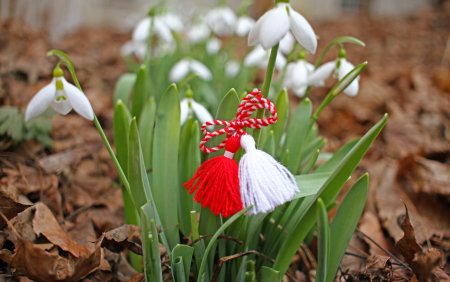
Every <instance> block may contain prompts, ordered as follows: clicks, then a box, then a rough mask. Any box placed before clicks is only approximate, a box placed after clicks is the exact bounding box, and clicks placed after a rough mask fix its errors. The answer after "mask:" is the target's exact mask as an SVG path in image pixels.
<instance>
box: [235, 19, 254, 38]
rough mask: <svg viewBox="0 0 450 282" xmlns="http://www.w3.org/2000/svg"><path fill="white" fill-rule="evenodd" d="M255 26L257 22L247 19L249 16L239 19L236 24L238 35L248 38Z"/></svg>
mask: <svg viewBox="0 0 450 282" xmlns="http://www.w3.org/2000/svg"><path fill="white" fill-rule="evenodd" d="M254 25H255V20H254V19H252V18H250V17H247V16H241V17H239V18H238V20H237V23H236V30H235V32H236V35H237V36H240V37H243V36H247V35H248V33H249V32H250V30H252V28H253V26H254Z"/></svg>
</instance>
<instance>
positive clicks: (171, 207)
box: [152, 84, 180, 249]
mask: <svg viewBox="0 0 450 282" xmlns="http://www.w3.org/2000/svg"><path fill="white" fill-rule="evenodd" d="M179 142H180V97H179V95H178V90H177V88H176V86H175V84H172V85H171V86H170V87H169V88H168V89H167V91H166V93H165V94H164V95H163V96H162V97H161V100H160V101H159V105H158V109H157V115H156V124H155V133H154V139H153V166H152V167H153V173H152V180H153V182H152V183H153V185H152V192H153V196H154V199H155V203H156V207H157V209H158V213H159V215H160V217H161V222H162V225H163V228H164V232H165V233H166V235H167V238H168V240H169V245H170V247H171V248H170V249H172V248H173V247H174V246H175V245H176V244H178V243H179V241H180V237H179V231H178V204H179V202H178V200H179V191H178V190H179V188H180V186H179V183H178V181H179V179H178V167H177V164H178V146H179Z"/></svg>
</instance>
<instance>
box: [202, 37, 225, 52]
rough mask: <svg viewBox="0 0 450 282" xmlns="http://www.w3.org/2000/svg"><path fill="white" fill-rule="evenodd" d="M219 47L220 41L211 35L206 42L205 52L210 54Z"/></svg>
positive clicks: (220, 45)
mask: <svg viewBox="0 0 450 282" xmlns="http://www.w3.org/2000/svg"><path fill="white" fill-rule="evenodd" d="M220 47H222V41H220V39H219V38H217V37H213V38H211V39H209V40H208V42H206V52H208V54H210V55H214V54H217V53H218V52H219V50H220Z"/></svg>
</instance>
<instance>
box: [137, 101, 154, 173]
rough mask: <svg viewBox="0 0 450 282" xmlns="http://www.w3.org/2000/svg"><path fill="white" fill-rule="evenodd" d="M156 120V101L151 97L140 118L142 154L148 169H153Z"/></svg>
mask: <svg viewBox="0 0 450 282" xmlns="http://www.w3.org/2000/svg"><path fill="white" fill-rule="evenodd" d="M155 120H156V102H155V99H154V98H153V97H150V98H149V99H147V101H146V102H145V105H144V107H143V109H142V113H141V119H140V120H139V122H138V124H139V136H140V137H141V144H143V146H142V154H143V155H144V163H145V168H146V169H147V171H151V169H152V154H153V133H154V129H155Z"/></svg>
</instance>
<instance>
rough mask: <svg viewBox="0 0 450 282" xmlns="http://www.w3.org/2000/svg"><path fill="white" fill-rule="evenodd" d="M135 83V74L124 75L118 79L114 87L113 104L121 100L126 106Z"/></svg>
mask: <svg viewBox="0 0 450 282" xmlns="http://www.w3.org/2000/svg"><path fill="white" fill-rule="evenodd" d="M135 81H136V74H135V73H124V74H122V75H121V76H120V77H119V80H118V81H117V83H116V86H115V87H114V104H116V103H117V101H119V100H122V101H123V102H124V103H125V104H128V101H129V99H130V95H131V91H132V89H133V85H134V82H135Z"/></svg>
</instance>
